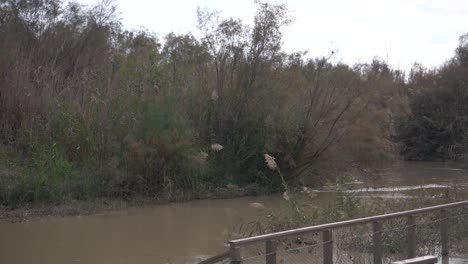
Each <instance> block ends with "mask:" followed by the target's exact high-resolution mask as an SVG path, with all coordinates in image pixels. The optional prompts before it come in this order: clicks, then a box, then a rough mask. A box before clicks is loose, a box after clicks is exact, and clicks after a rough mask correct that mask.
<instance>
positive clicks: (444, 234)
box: [440, 209, 449, 264]
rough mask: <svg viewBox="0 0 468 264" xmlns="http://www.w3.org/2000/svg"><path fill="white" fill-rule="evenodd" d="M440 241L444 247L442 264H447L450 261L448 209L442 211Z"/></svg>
mask: <svg viewBox="0 0 468 264" xmlns="http://www.w3.org/2000/svg"><path fill="white" fill-rule="evenodd" d="M440 218H441V221H440V241H441V247H442V252H441V253H442V264H447V263H448V260H449V240H448V236H449V234H448V224H449V223H448V214H447V210H446V209H442V210H440Z"/></svg>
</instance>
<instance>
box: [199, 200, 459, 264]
mask: <svg viewBox="0 0 468 264" xmlns="http://www.w3.org/2000/svg"><path fill="white" fill-rule="evenodd" d="M464 206H468V201H461V202H456V203H450V204H443V205H437V206H431V207H426V208H420V209H414V210H408V211H402V212H396V213H390V214H384V215H377V216H370V217H364V218H359V219H353V220H347V221H341V222H335V223H329V224H323V225H317V226H309V227H303V228H298V229H292V230H287V231H282V232H276V233H270V234H265V235H259V236H254V237H248V238H243V239H237V240H231V241H229V246H230V248H229V251H228V252H225V253H223V254H220V255H217V256H214V257H212V258H210V259H207V260H205V261H203V262H201V264H212V263H219V262H220V261H223V260H226V259H228V258H230V261H231V263H232V264H241V263H242V258H241V252H240V250H241V248H242V247H245V246H247V245H249V244H253V243H265V262H266V263H267V264H275V263H276V253H275V252H276V244H277V243H276V241H278V240H279V239H285V238H289V237H297V236H299V235H305V234H312V233H317V232H322V240H323V263H324V264H333V229H336V228H341V227H349V226H354V225H363V224H369V223H372V230H373V232H372V243H373V245H372V251H373V252H372V253H373V259H374V264H382V256H383V253H382V224H383V221H385V220H389V219H394V218H401V217H407V227H408V234H407V240H408V250H407V251H408V252H407V255H408V258H414V257H416V250H417V248H416V225H417V224H416V215H418V214H422V213H426V212H434V211H440V219H441V224H440V234H441V255H442V262H443V263H448V255H449V248H448V239H449V238H448V220H449V219H448V214H447V209H449V208H455V207H464Z"/></svg>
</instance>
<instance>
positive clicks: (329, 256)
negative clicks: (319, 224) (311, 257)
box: [322, 230, 333, 264]
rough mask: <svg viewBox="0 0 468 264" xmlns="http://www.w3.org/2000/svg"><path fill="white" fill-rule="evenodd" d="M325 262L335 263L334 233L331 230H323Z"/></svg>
mask: <svg viewBox="0 0 468 264" xmlns="http://www.w3.org/2000/svg"><path fill="white" fill-rule="evenodd" d="M322 242H323V264H333V233H332V231H331V230H325V231H323V232H322Z"/></svg>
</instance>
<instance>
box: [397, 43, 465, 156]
mask: <svg viewBox="0 0 468 264" xmlns="http://www.w3.org/2000/svg"><path fill="white" fill-rule="evenodd" d="M467 50H468V44H467V43H466V35H465V36H464V37H461V38H460V45H459V47H458V49H457V51H456V55H455V57H454V58H453V59H452V60H450V61H449V62H447V63H446V64H445V65H444V66H442V67H440V68H439V69H436V70H433V71H428V70H426V69H424V68H422V67H420V66H418V65H416V66H415V68H414V69H413V70H412V72H411V75H410V80H409V85H408V86H409V87H410V90H409V92H410V93H411V94H410V95H411V96H410V103H409V105H410V108H411V115H410V116H408V117H407V118H405V119H404V120H403V122H402V123H401V124H400V127H399V133H398V138H399V139H400V140H401V142H402V143H403V145H404V147H405V148H404V149H403V152H402V154H403V156H404V157H405V158H406V159H412V160H447V159H459V158H460V157H461V155H462V154H463V153H464V152H465V151H466V138H467V134H466V133H467V131H468V119H467V117H468V107H467V106H468V101H467V100H468V75H467V73H468V65H467V58H466V51H467Z"/></svg>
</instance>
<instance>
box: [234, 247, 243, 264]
mask: <svg viewBox="0 0 468 264" xmlns="http://www.w3.org/2000/svg"><path fill="white" fill-rule="evenodd" d="M241 263H242V258H241V253H240V248H239V247H237V246H236V245H234V244H231V264H241Z"/></svg>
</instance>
